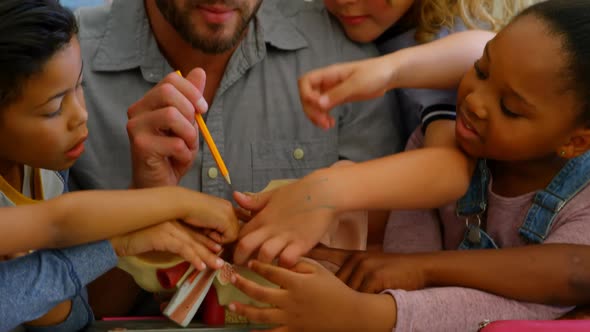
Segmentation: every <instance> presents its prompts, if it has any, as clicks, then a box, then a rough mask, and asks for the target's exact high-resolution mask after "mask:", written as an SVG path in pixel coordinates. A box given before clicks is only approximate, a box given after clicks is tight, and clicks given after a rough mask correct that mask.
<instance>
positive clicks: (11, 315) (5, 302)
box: [0, 171, 117, 332]
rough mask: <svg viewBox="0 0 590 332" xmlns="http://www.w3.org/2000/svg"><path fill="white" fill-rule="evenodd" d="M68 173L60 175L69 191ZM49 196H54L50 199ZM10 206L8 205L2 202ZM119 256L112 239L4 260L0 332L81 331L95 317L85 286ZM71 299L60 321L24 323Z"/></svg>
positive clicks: (0, 271) (1, 265) (0, 274)
mask: <svg viewBox="0 0 590 332" xmlns="http://www.w3.org/2000/svg"><path fill="white" fill-rule="evenodd" d="M67 176H68V174H67V171H65V172H59V174H58V176H57V177H56V178H57V179H61V180H58V181H57V182H58V184H59V182H63V184H64V186H63V187H62V188H63V192H67V190H68V188H67ZM46 198H50V197H46ZM3 205H4V206H7V205H8V204H3ZM116 264H117V257H116V255H115V252H114V250H113V248H112V246H111V245H110V243H109V242H108V241H100V242H96V243H92V244H87V245H81V246H76V247H71V248H66V249H55V250H39V251H35V252H33V253H31V254H29V255H26V256H23V257H20V258H16V259H12V260H8V261H4V262H0V295H1V298H0V332H5V331H10V330H12V329H15V328H17V327H19V330H20V331H23V330H24V331H33V332H37V331H38V332H45V331H47V332H49V331H51V332H62V331H63V332H69V331H78V330H80V329H82V328H83V327H85V326H86V325H88V324H90V323H91V322H92V320H93V319H94V316H93V314H92V310H91V308H90V306H89V304H88V299H87V294H86V290H85V285H87V284H88V283H90V282H91V281H92V280H94V279H96V278H97V277H98V276H100V275H101V274H103V273H105V272H107V271H108V270H110V269H112V268H113V267H115V265H116ZM67 299H70V300H71V301H72V309H71V311H70V314H69V315H68V317H67V318H66V320H65V321H63V322H62V323H60V324H57V325H53V326H44V327H33V326H27V325H22V326H20V324H23V323H24V322H28V321H31V320H34V319H37V318H39V317H41V316H43V315H44V314H46V313H47V312H48V311H50V310H51V309H52V308H53V307H55V306H56V305H58V304H59V303H61V302H63V301H65V300H67Z"/></svg>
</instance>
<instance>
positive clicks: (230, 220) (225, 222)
mask: <svg viewBox="0 0 590 332" xmlns="http://www.w3.org/2000/svg"><path fill="white" fill-rule="evenodd" d="M183 190H186V189H183ZM186 191H187V192H190V194H191V195H195V196H197V197H195V198H194V200H193V201H194V203H192V204H191V205H190V207H189V209H190V211H189V214H188V216H187V217H186V218H185V219H183V221H184V222H186V223H187V224H190V225H193V226H195V227H198V228H202V229H203V232H204V233H205V234H207V235H208V236H209V237H210V238H212V239H213V240H215V241H216V242H218V243H222V244H224V243H230V242H233V241H235V240H236V239H237V238H238V232H239V230H240V224H239V222H238V216H237V214H236V210H235V209H234V207H233V206H232V204H231V203H230V202H229V201H227V200H225V199H221V198H218V197H214V196H210V195H206V194H203V193H199V192H195V191H189V190H186Z"/></svg>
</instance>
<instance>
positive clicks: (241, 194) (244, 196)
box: [236, 191, 250, 199]
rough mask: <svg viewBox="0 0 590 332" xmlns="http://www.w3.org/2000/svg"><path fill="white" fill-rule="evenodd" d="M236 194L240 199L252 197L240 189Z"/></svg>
mask: <svg viewBox="0 0 590 332" xmlns="http://www.w3.org/2000/svg"><path fill="white" fill-rule="evenodd" d="M236 196H238V198H240V199H250V197H249V196H248V195H246V194H244V193H243V192H240V191H236Z"/></svg>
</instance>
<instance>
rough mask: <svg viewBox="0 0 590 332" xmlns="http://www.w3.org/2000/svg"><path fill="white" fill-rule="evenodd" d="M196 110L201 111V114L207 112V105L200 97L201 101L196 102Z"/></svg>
mask: <svg viewBox="0 0 590 332" xmlns="http://www.w3.org/2000/svg"><path fill="white" fill-rule="evenodd" d="M197 108H198V109H200V110H201V111H203V113H204V112H207V111H208V110H209V104H207V101H206V100H205V98H203V97H201V99H199V101H197Z"/></svg>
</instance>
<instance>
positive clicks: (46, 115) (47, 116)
mask: <svg viewBox="0 0 590 332" xmlns="http://www.w3.org/2000/svg"><path fill="white" fill-rule="evenodd" d="M61 112H62V109H61V107H60V108H59V109H58V110H57V111H55V112H51V113H47V114H43V116H44V117H46V118H55V117H56V116H58V115H60V114H61Z"/></svg>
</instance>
